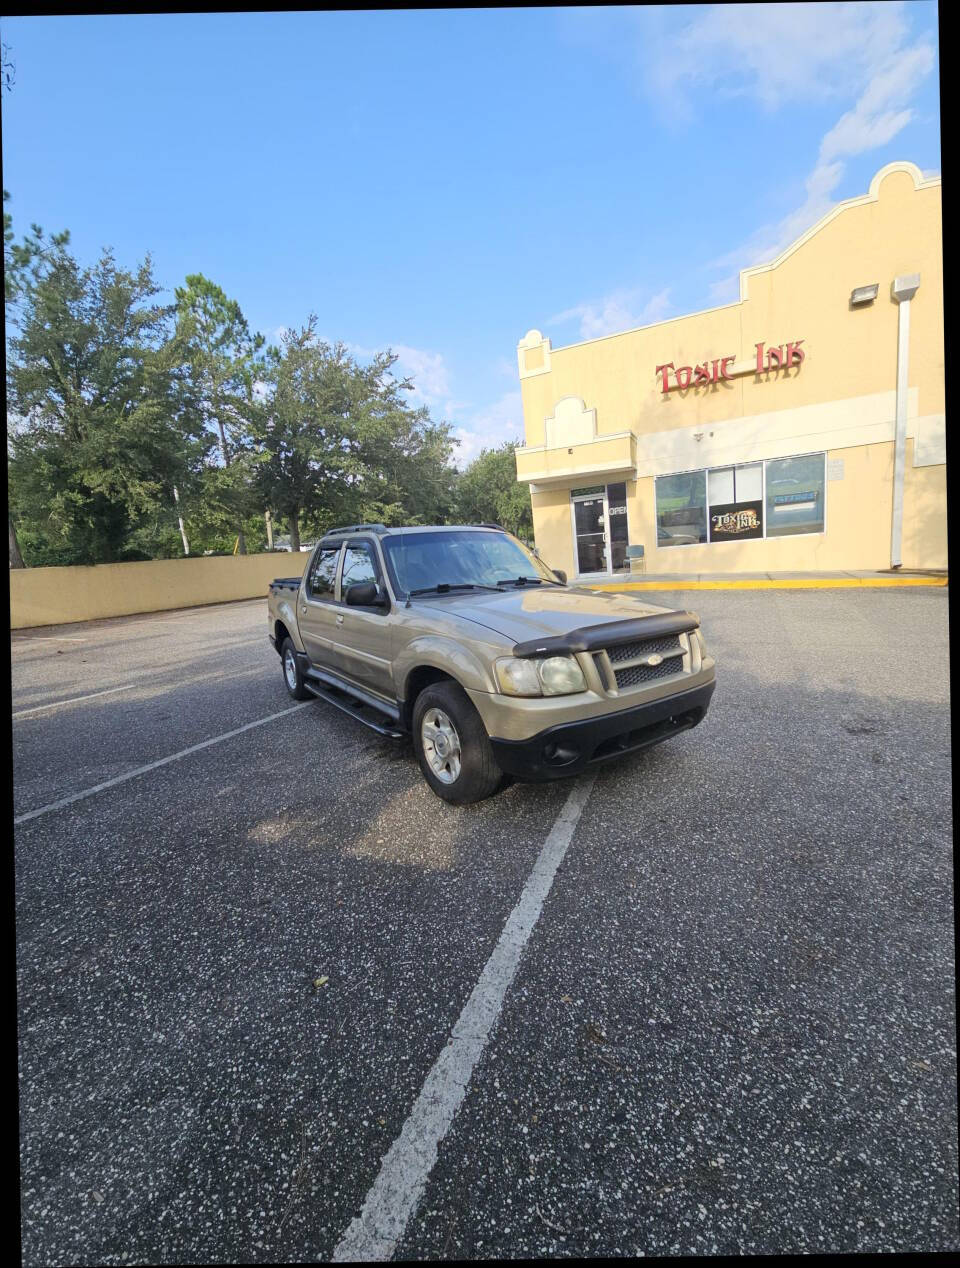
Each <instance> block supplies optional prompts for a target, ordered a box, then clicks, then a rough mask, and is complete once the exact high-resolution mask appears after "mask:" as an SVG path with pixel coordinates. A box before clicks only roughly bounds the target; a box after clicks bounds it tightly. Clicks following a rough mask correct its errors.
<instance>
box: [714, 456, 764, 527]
mask: <svg viewBox="0 0 960 1268" xmlns="http://www.w3.org/2000/svg"><path fill="white" fill-rule="evenodd" d="M707 488H708V491H709V493H710V540H711V541H712V542H729V541H742V540H743V539H744V538H751V537H762V536H763V463H762V462H748V463H745V464H743V465H741V466H738V467H715V468H713V469H712V470H711V471H710V472H709V474H708V480H707Z"/></svg>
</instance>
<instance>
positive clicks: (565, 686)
mask: <svg viewBox="0 0 960 1268" xmlns="http://www.w3.org/2000/svg"><path fill="white" fill-rule="evenodd" d="M496 671H497V682H498V683H499V684H500V690H501V691H502V692H503V693H504V695H507V696H568V695H571V694H572V693H573V692H576V691H586V689H587V684H586V682H585V681H584V677H583V671H582V670H581V668H580V666H579V665H578V664H577V662H576V660H575V659H574V658H573V657H572V656H547V657H544V658H543V659H535V658H532V657H523V658H520V657H518V656H505V657H503V659H502V660H498V661H497V663H496Z"/></svg>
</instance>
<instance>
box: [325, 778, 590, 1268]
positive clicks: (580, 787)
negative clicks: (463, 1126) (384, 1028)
mask: <svg viewBox="0 0 960 1268" xmlns="http://www.w3.org/2000/svg"><path fill="white" fill-rule="evenodd" d="M595 779H596V775H591V776H590V777H589V778H587V779H585V780H583V781H578V782H577V783H576V784H575V786H574V788H573V789H572V791H571V793H570V795H569V797H568V798H567V800H566V801H565V802H564V804H563V809H562V810H561V811H560V813H559V815H558V816H557V818H556V819H555V821H554V824H553V827H552V828H551V829H550V835H549V836H548V837H547V839H546V841H545V842H544V843H543V849H542V850H541V851H540V853H539V855H538V856H537V861H536V863H534V865H533V871H532V872H531V873H530V875H529V877H528V878H527V883H526V885H524V887H523V893H522V894H521V895H520V901H519V902H518V903H517V905H516V907H514V909H513V911H512V912H511V913H510V916H509V918H508V920H507V923H506V924H505V925H504V927H503V932H502V933H501V934H500V938H499V941H498V942H497V945H496V946H495V947H494V949H493V952H492V954H491V956H490V959H489V960H488V961H487V963H486V965H485V966H484V970H483V972H482V973H481V974H480V980H479V981H478V982H477V984H476V986H475V987H474V988H473V993H472V995H471V996H470V998H469V999H468V1000H467V1002H466V1004H465V1005H464V1006H463V1011H462V1012H461V1014H460V1016H459V1018H458V1019H457V1023H456V1025H455V1026H454V1028H453V1031H452V1038H451V1040H450V1042H449V1043H448V1044H447V1046H446V1047H445V1048H444V1050H443V1052H441V1054H440V1056H439V1057H438V1058H437V1060H436V1062H435V1063H434V1065H433V1068H432V1069H431V1071H430V1073H429V1074H428V1075H427V1078H426V1082H425V1083H424V1085H423V1087H422V1088H421V1090H420V1095H419V1096H418V1097H417V1100H416V1103H415V1105H414V1107H413V1109H412V1110H411V1112H410V1115H409V1117H408V1118H407V1121H406V1122H405V1123H404V1125H403V1127H402V1128H401V1131H400V1135H399V1136H398V1137H397V1139H396V1140H395V1141H394V1142H393V1144H392V1145H391V1146H390V1149H389V1151H388V1152H387V1154H386V1155H385V1157H384V1159H383V1165H382V1166H381V1168H380V1172H379V1174H378V1176H377V1178H376V1180H374V1182H373V1184H372V1185H371V1187H370V1191H369V1192H368V1194H367V1197H366V1201H365V1202H364V1204H363V1209H362V1210H361V1212H360V1215H359V1217H358V1218H357V1219H355V1220H353V1222H352V1223H351V1224H350V1227H349V1228H348V1229H347V1231H346V1232H345V1233H344V1235H343V1237H342V1238H341V1239H340V1242H339V1243H338V1245H337V1247H336V1249H335V1250H334V1252H333V1262H334V1263H344V1262H348V1261H350V1260H353V1261H371V1260H387V1259H389V1258H390V1257H391V1256H392V1255H393V1252H394V1251H395V1250H396V1248H397V1242H398V1241H399V1240H400V1238H401V1237H402V1236H403V1233H404V1230H405V1229H406V1227H407V1224H408V1223H409V1221H410V1217H411V1216H412V1215H413V1213H414V1212H415V1210H416V1208H417V1204H418V1203H419V1201H420V1199H421V1197H422V1196H423V1192H424V1190H425V1188H426V1186H427V1180H428V1179H429V1177H430V1172H431V1171H432V1170H433V1167H434V1164H435V1163H436V1161H437V1149H438V1147H439V1144H440V1141H441V1140H442V1139H443V1138H444V1136H445V1135H446V1134H447V1131H448V1130H449V1128H450V1125H451V1123H452V1122H453V1119H454V1115H455V1114H456V1112H457V1110H458V1109H459V1108H460V1103H461V1102H462V1101H463V1098H464V1096H465V1095H466V1092H467V1085H468V1084H469V1082H470V1078H471V1076H472V1074H473V1070H474V1067H475V1066H476V1064H477V1061H478V1060H479V1059H480V1055H481V1053H482V1052H483V1049H484V1046H485V1044H486V1042H487V1040H488V1039H489V1037H490V1034H491V1032H492V1030H493V1028H494V1026H495V1025H496V1022H497V1018H498V1017H499V1015H500V1008H501V1005H502V1004H503V999H504V996H505V995H506V993H507V990H508V989H509V987H510V984H511V983H512V981H513V979H514V977H515V976H516V972H517V968H518V966H519V964H520V957H521V955H522V954H523V949H524V947H525V946H526V945H527V941H528V940H529V938H530V935H531V933H532V932H533V929H534V926H535V925H536V923H537V920H538V919H539V917H540V912H541V911H542V909H543V904H544V901H545V900H546V897H547V895H548V894H549V893H550V887H551V886H552V885H553V878H554V876H555V875H556V871H557V868H558V867H559V866H560V864H561V862H562V861H563V856H564V855H565V854H566V852H567V847H568V846H569V844H570V840H571V838H572V837H573V832H574V829H575V828H576V826H577V821H578V820H579V818H580V815H581V814H582V813H583V808H584V806H585V805H586V803H587V798H588V797H589V796H590V793H591V791H592V789H593V783H594V780H595Z"/></svg>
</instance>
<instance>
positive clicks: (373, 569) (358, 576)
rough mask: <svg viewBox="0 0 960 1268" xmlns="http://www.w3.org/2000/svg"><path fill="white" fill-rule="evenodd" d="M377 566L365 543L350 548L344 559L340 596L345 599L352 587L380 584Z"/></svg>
mask: <svg viewBox="0 0 960 1268" xmlns="http://www.w3.org/2000/svg"><path fill="white" fill-rule="evenodd" d="M379 580H380V578H379V577H378V576H377V566H376V564H375V563H374V562H373V555H372V553H371V551H370V547H369V546H367V545H366V544H365V543H364V542H361V543H359V545H357V546H348V547H347V553H346V554H345V555H344V557H343V575H342V576H341V578H340V596H341V598H343V599H345V598H346V597H347V591H348V590H349V589H350V587H351V586H359V585H362V584H363V583H364V582H366V581H373V582H378V581H379Z"/></svg>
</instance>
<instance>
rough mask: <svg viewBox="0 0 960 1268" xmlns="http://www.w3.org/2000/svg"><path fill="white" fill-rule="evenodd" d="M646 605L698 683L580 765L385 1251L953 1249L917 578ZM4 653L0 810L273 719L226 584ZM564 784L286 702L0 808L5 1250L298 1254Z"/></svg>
mask: <svg viewBox="0 0 960 1268" xmlns="http://www.w3.org/2000/svg"><path fill="white" fill-rule="evenodd" d="M643 599H644V600H645V601H647V600H649V601H652V602H655V603H656V602H661V603H663V604H664V606H669V607H680V608H684V607H689V608H692V609H693V610H694V611H697V612H698V613H699V614H700V617H701V620H702V624H703V630H704V634H705V637H706V640H707V646H708V648H709V650H710V652H711V653H712V654H713V655H715V656H716V658H717V666H718V668H717V678H718V687H717V690H716V693H715V695H714V698H713V703H712V705H711V708H710V711H709V713H708V715H707V717H706V719H705V721H704V722H703V723H702V725H701V726H699V727H698V728H696V729H695V730H693V731H691V732H687V733H685V734H683V735H680V736H677V737H676V738H674V739H673V740H671V741H669V742H667V743H665V744H662V745H659V746H657V747H655V748H653V749H651V750H649V751H647V752H645V753H643V754H641V755H639V756H636V757H633V758H627V759H623V760H620V761H618V762H616V763H612V764H609V765H606V766H603V767H601V768H599V774H598V777H597V780H596V784H595V786H594V788H593V791H592V793H591V795H590V799H589V801H588V803H587V805H586V808H585V810H584V812H583V815H582V817H581V819H580V821H579V823H578V824H577V827H576V831H575V833H574V836H573V839H572V841H571V844H570V846H569V849H568V852H567V854H566V857H565V859H564V861H563V863H562V864H561V867H560V869H559V872H558V873H557V877H556V880H555V882H554V885H553V889H552V891H551V892H550V894H549V897H548V898H547V901H546V904H545V906H544V909H543V913H542V915H541V918H540V921H539V923H538V924H537V925H536V927H535V929H534V931H533V934H532V936H531V938H530V941H529V943H528V944H527V946H526V950H525V952H524V955H523V958H522V961H521V964H520V969H519V972H518V975H517V978H516V980H515V981H514V983H513V985H512V987H511V989H510V990H509V991H508V993H507V996H506V999H505V1002H504V1006H503V1011H502V1014H501V1017H500V1021H499V1024H498V1026H497V1027H496V1029H495V1030H494V1032H493V1034H492V1036H491V1038H490V1040H489V1042H488V1045H487V1047H486V1049H485V1051H484V1054H483V1056H482V1057H481V1059H480V1062H479V1064H478V1065H477V1067H476V1069H475V1071H474V1075H473V1078H472V1080H471V1083H470V1085H469V1088H468V1093H467V1096H466V1099H465V1101H464V1103H463V1105H462V1107H461V1109H460V1111H459V1113H458V1114H457V1117H456V1118H455V1120H454V1122H453V1126H452V1128H451V1129H450V1131H449V1133H448V1135H447V1136H446V1138H445V1139H444V1140H443V1142H442V1143H441V1146H440V1153H439V1158H438V1161H437V1165H436V1166H435V1168H434V1170H433V1172H432V1174H431V1177H430V1180H429V1183H428V1186H427V1190H426V1193H425V1195H424V1197H423V1200H422V1202H421V1203H420V1206H419V1208H418V1210H417V1212H416V1214H415V1216H414V1217H413V1219H412V1220H411V1221H410V1223H409V1225H408V1227H407V1231H406V1234H405V1236H404V1237H403V1239H402V1241H401V1242H400V1244H399V1245H398V1247H397V1253H396V1258H398V1259H408V1260H419V1259H440V1258H442V1259H463V1258H470V1257H477V1258H515V1257H524V1256H526V1257H567V1256H589V1257H592V1256H599V1255H605V1254H608V1255H620V1256H625V1255H630V1256H633V1255H637V1254H646V1255H651V1254H661V1255H673V1254H690V1253H693V1254H697V1253H706V1254H710V1253H721V1252H732V1253H759V1252H771V1253H776V1252H782V1251H824V1250H836V1251H853V1250H860V1251H864V1250H866V1251H871V1250H873V1251H907V1250H915V1251H950V1250H954V1251H956V1250H958V1249H960V1231H958V1215H957V1212H958V1173H957V1060H956V1046H957V1045H956V1021H955V999H954V997H955V967H954V922H953V862H952V812H951V781H950V712H949V673H948V662H949V648H948V604H947V592H946V591H945V590H938V589H902V590H900V589H898V590H842V591H830V590H823V591H809V590H807V591H788V590H777V591H740V592H735V591H734V592H731V591H705V592H697V593H690V594H687V593H684V592H678V591H671V592H669V593H664V594H663V595H662V596H659V595H657V594H656V593H651V594H646V593H645V594H644V595H643ZM12 645H13V650H12V666H13V667H12V675H13V679H12V682H13V710H14V720H13V741H14V803H15V813H16V814H18V815H20V814H24V813H27V812H29V811H31V810H34V809H38V808H40V807H42V806H44V805H47V804H49V803H50V802H52V801H54V800H57V799H58V798H60V797H63V796H68V795H70V794H72V793H75V792H78V791H81V790H83V789H85V788H89V787H91V786H92V785H95V784H98V783H100V782H103V781H105V780H109V779H112V778H114V777H116V776H118V775H121V774H123V773H124V772H126V771H131V770H134V769H136V768H137V767H139V766H142V765H145V764H147V763H149V762H153V761H156V760H158V759H160V758H162V757H166V756H168V755H170V754H173V753H177V752H179V751H180V750H182V749H185V748H187V747H189V746H190V745H193V744H197V743H200V742H202V741H204V740H206V739H210V738H212V737H215V736H218V735H221V734H223V733H224V732H227V731H231V730H233V729H235V728H238V727H241V726H244V725H245V724H247V723H250V722H255V721H257V720H259V719H261V718H266V717H269V716H270V715H271V714H275V713H278V712H280V711H282V710H284V709H287V708H289V707H290V705H291V703H292V702H291V701H290V700H289V697H288V696H287V694H286V691H285V689H284V686H283V682H282V677H281V671H280V664H279V660H278V658H277V656H276V654H275V652H274V651H273V649H272V648H271V647H270V645H269V644H268V643H267V641H266V620H265V603H264V602H263V601H260V600H258V601H252V602H249V603H240V604H227V605H221V606H218V607H215V608H207V609H195V610H192V611H188V612H177V613H163V614H157V615H149V616H142V617H127V618H122V619H117V620H111V621H98V622H91V623H89V624H86V625H78V626H69V627H60V628H59V629H42V630H29V631H17V632H15V633H14V634H13V635H12ZM115 688H123V690H114V689H115ZM94 692H109V694H103V695H99V696H94V697H93V698H92V699H89V700H83V701H80V700H78V701H76V702H75V703H64V702H68V701H70V700H71V699H72V698H74V697H79V696H84V695H91V694H92V693H94ZM48 704H49V705H57V706H58V707H52V708H49V709H46V708H41V706H45V705H48ZM27 710H34V712H25V711H27ZM18 714H19V715H20V716H17V715H18ZM569 791H570V784H569V783H567V782H564V781H560V782H558V783H555V784H548V785H526V784H519V783H517V784H513V785H511V786H510V787H508V788H507V789H506V790H505V791H504V792H503V793H501V794H500V795H499V796H497V797H495V798H493V799H491V800H489V801H487V802H484V803H482V804H480V805H478V806H474V807H468V808H463V809H452V808H450V807H447V806H445V805H444V804H443V803H441V802H440V801H439V800H438V799H436V798H435V797H434V795H433V794H432V793H431V792H430V790H429V789H428V788H427V786H426V784H425V782H424V781H423V779H422V777H421V775H420V772H419V770H418V768H417V766H416V763H415V761H414V759H413V757H412V752H411V750H410V747H409V745H408V744H407V743H395V742H391V741H386V740H382V739H380V738H379V737H377V736H376V735H374V734H373V733H372V732H370V731H368V730H367V729H365V728H364V727H362V726H361V725H360V724H359V723H357V722H355V721H353V720H352V719H351V718H348V717H346V716H345V715H343V714H342V713H340V712H338V711H336V710H334V709H332V708H330V707H329V706H327V705H325V704H323V703H322V702H319V701H317V702H312V703H309V704H308V705H306V706H305V707H304V708H301V709H299V710H297V711H296V712H293V713H290V714H288V715H287V716H285V717H282V718H280V719H278V720H276V721H273V722H270V723H268V724H267V725H264V726H261V727H258V728H256V729H254V730H250V731H246V732H244V733H243V734H240V735H237V736H235V737H233V738H231V739H227V740H225V741H224V742H223V743H220V744H216V745H213V746H211V747H208V748H205V749H203V750H201V751H199V752H197V753H194V754H191V755H188V756H186V757H184V758H183V759H182V760H179V761H175V762H173V763H171V764H169V765H166V766H163V767H160V768H158V769H155V770H152V771H149V772H146V773H144V774H142V775H138V776H136V777H135V778H133V779H131V780H129V781H128V782H125V783H121V784H119V785H117V786H115V787H112V788H108V789H105V790H104V791H102V792H99V793H97V794H95V795H93V796H91V797H89V798H86V799H84V800H80V801H77V802H75V803H73V804H71V805H69V806H66V807H64V808H62V809H59V810H54V811H51V812H50V813H48V814H44V815H41V816H40V817H38V818H36V819H33V820H30V821H27V822H25V823H22V824H20V825H19V826H18V827H17V829H16V835H15V846H16V920H17V946H18V952H17V970H18V980H17V989H18V1011H19V1066H20V1148H21V1238H22V1255H23V1262H24V1263H25V1264H28V1265H60V1264H72V1263H78V1264H94V1263H108V1264H132V1263H185V1262H201V1263H227V1262H235V1263H260V1262H277V1261H284V1260H293V1261H297V1262H300V1261H312V1262H317V1261H318V1260H320V1261H322V1260H327V1259H329V1258H330V1256H331V1254H332V1252H333V1249H334V1247H335V1246H336V1245H337V1243H338V1242H339V1240H340V1238H341V1237H342V1235H343V1233H344V1231H345V1230H346V1228H347V1226H348V1224H349V1223H350V1221H351V1220H352V1219H353V1218H354V1217H355V1216H356V1215H357V1214H358V1213H359V1210H360V1207H361V1205H362V1203H363V1200H364V1197H365V1195H366V1193H367V1191H368V1189H369V1188H370V1185H371V1184H372V1182H373V1180H374V1179H375V1178H376V1175H377V1171H378V1169H379V1165H380V1160H381V1157H382V1156H383V1155H384V1154H385V1153H386V1151H387V1149H388V1148H389V1146H390V1145H391V1143H392V1142H393V1141H394V1139H395V1138H396V1137H397V1135H398V1134H399V1132H400V1129H401V1127H402V1126H403V1124H404V1121H405V1120H406V1118H407V1116H408V1114H409V1112H410V1109H411V1106H412V1105H413V1103H414V1101H415V1100H416V1097H417V1095H418V1093H419V1091H420V1088H421V1086H422V1084H423V1081H424V1078H425V1076H426V1074H427V1072H428V1071H429V1069H430V1067H431V1066H432V1064H433V1062H434V1061H435V1059H436V1057H437V1055H438V1053H439V1052H440V1051H441V1049H442V1048H443V1046H444V1045H445V1044H446V1043H447V1041H448V1038H449V1036H450V1031H451V1028H452V1026H453V1024H454V1022H455V1021H456V1019H457V1016H458V1015H459V1013H460V1010H461V1008H462V1007H463V1004H464V1002H465V1000H466V999H467V997H468V996H469V995H470V992H471V991H472V989H473V987H474V985H475V983H476V981H477V979H478V977H479V975H480V973H481V971H482V969H483V966H484V964H485V963H486V961H487V959H488V957H489V955H490V953H491V951H492V950H493V947H494V945H495V944H496V942H497V939H498V937H499V935H500V932H501V930H502V928H503V926H504V923H505V921H506V919H507V917H508V915H509V914H510V912H511V910H512V909H513V907H514V905H515V904H516V902H517V899H518V897H519V895H520V892H521V890H522V889H523V886H524V883H525V882H526V880H527V877H528V876H529V874H530V871H531V868H532V867H533V864H534V861H535V860H536V858H537V855H538V853H539V851H540V848H541V846H542V845H543V842H544V840H545V839H546V837H547V834H548V833H549V831H550V828H551V826H552V825H553V823H554V820H555V819H556V817H557V814H558V813H559V811H560V809H561V807H562V806H563V804H564V802H565V800H566V797H567V795H568V793H569ZM318 983H319V984H318Z"/></svg>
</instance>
